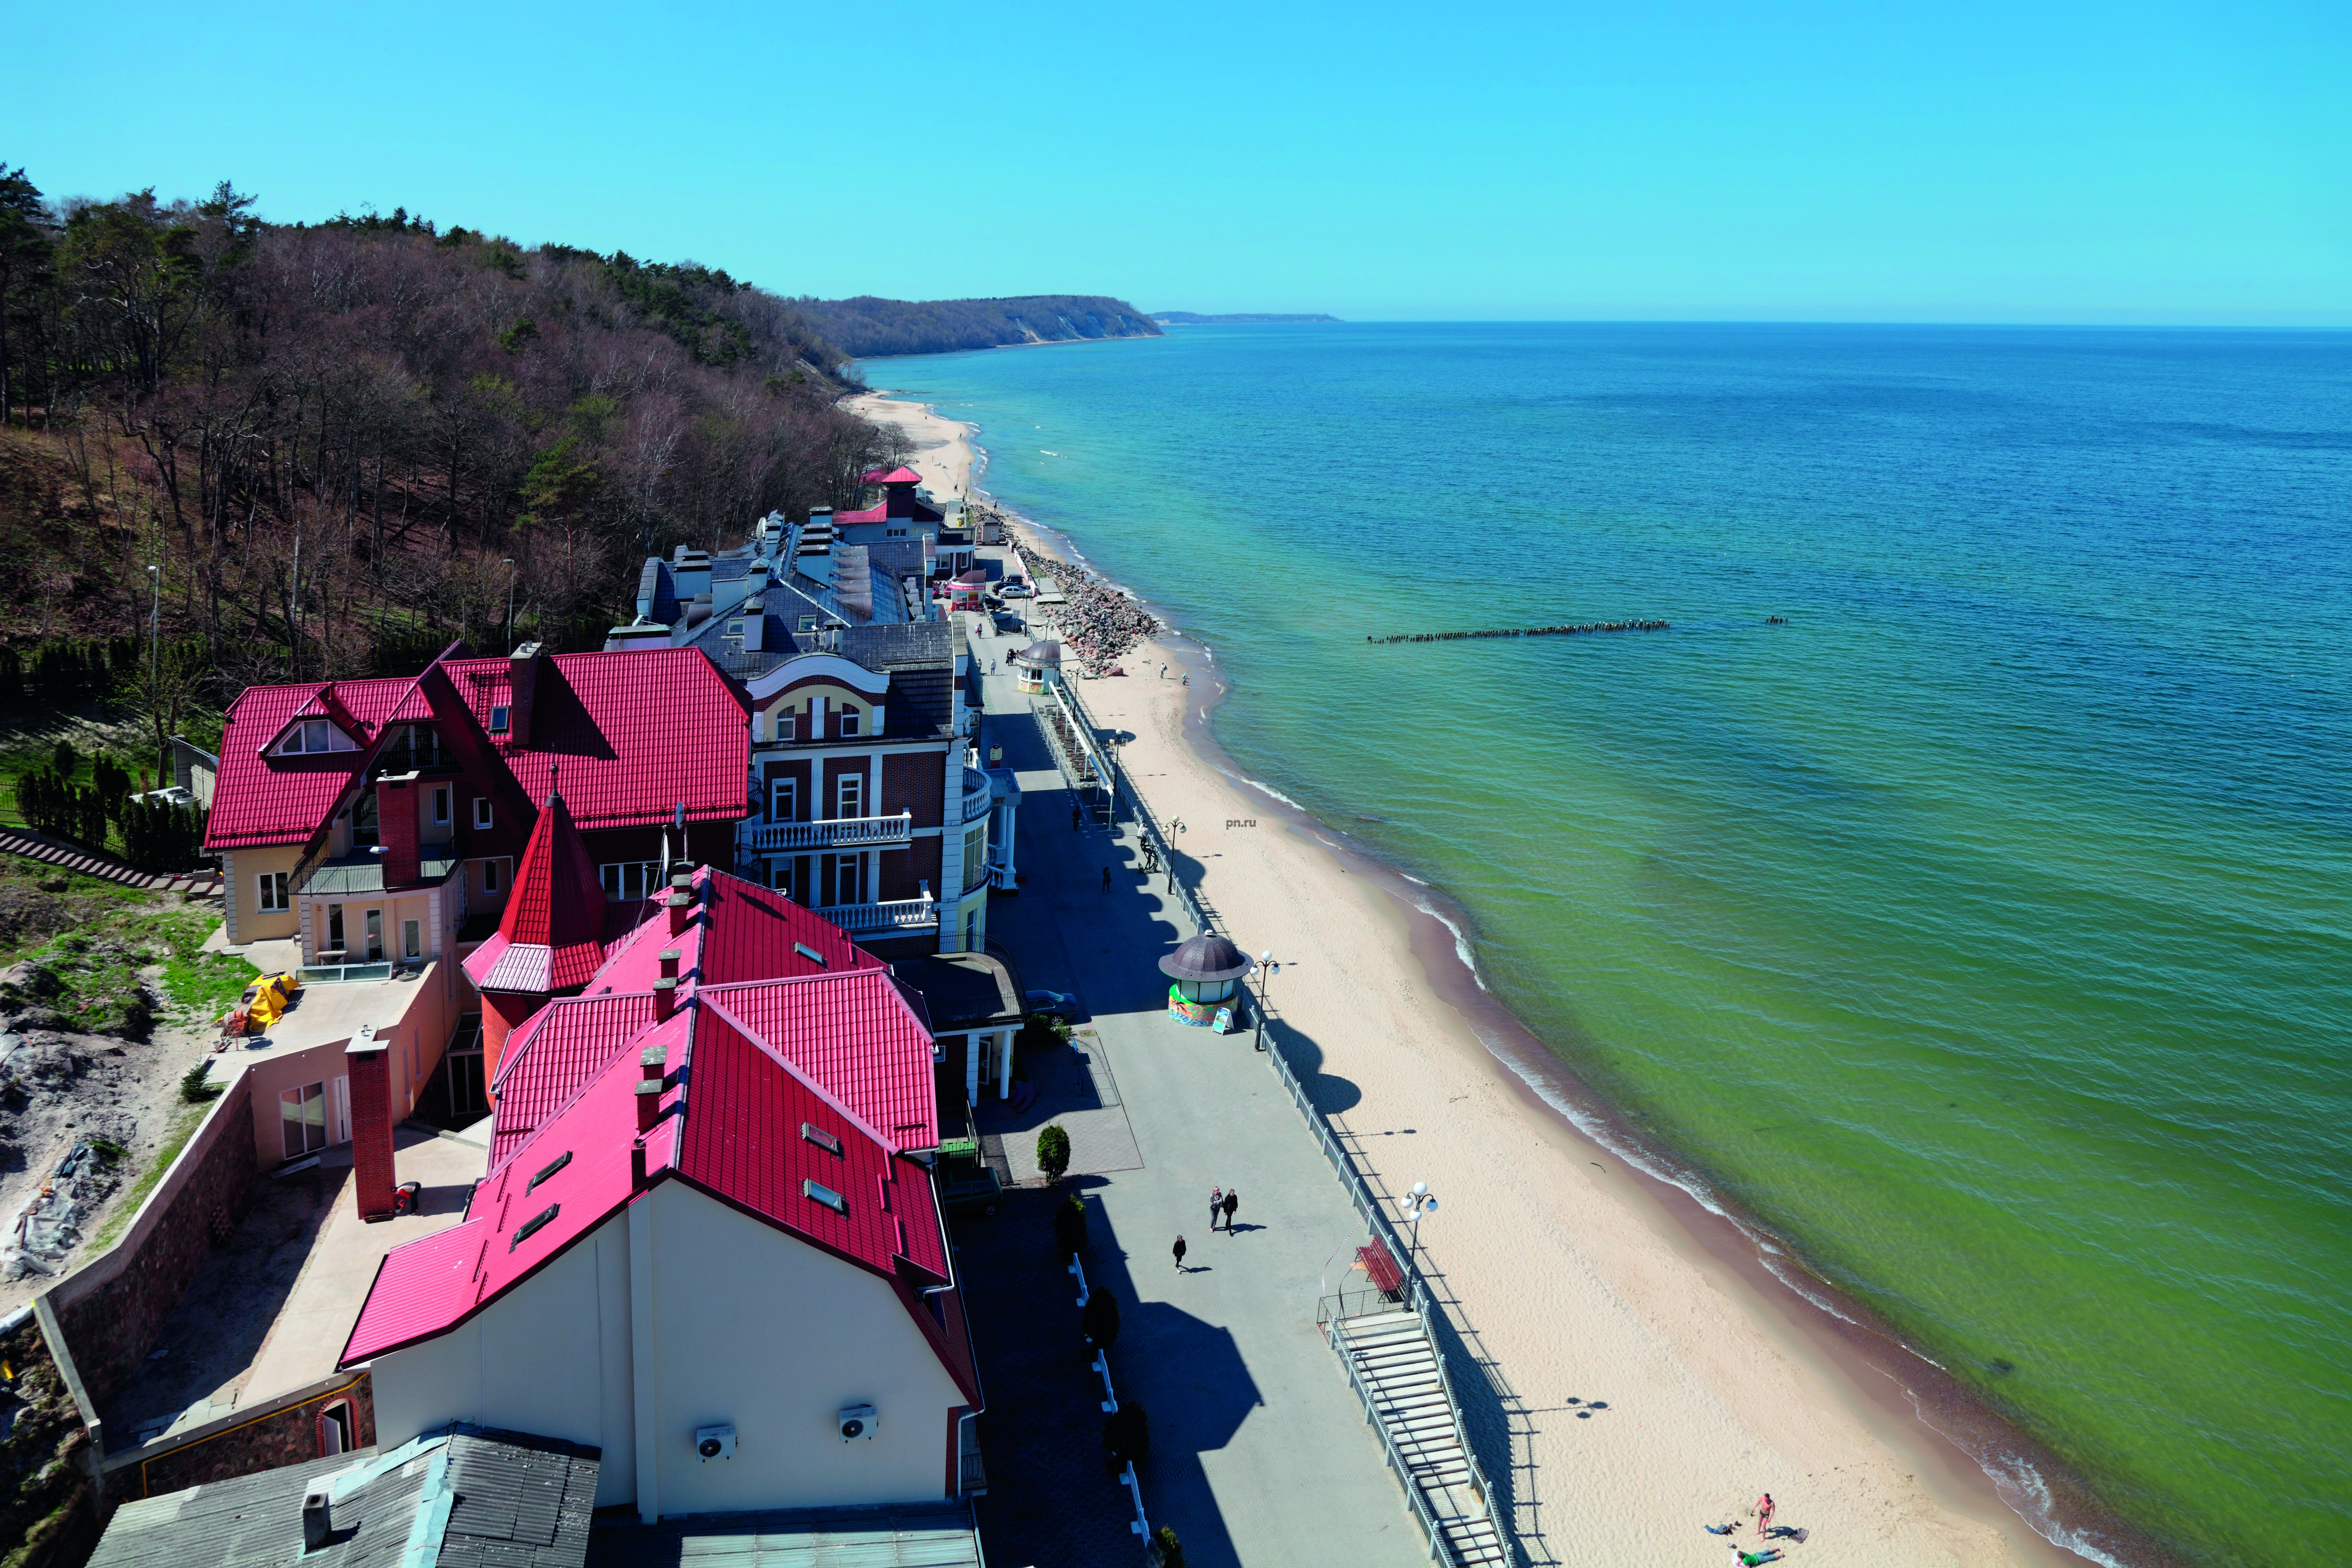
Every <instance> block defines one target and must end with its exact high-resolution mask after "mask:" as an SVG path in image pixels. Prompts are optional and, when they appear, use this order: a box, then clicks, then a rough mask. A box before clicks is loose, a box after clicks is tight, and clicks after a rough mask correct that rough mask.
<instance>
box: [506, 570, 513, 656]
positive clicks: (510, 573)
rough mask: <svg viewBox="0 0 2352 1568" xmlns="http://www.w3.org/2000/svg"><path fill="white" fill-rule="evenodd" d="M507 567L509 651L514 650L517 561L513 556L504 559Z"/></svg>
mask: <svg viewBox="0 0 2352 1568" xmlns="http://www.w3.org/2000/svg"><path fill="white" fill-rule="evenodd" d="M504 565H505V566H506V569H507V651H508V652H509V653H512V652H514V588H515V563H514V558H513V557H512V556H508V557H507V558H506V559H505V561H504Z"/></svg>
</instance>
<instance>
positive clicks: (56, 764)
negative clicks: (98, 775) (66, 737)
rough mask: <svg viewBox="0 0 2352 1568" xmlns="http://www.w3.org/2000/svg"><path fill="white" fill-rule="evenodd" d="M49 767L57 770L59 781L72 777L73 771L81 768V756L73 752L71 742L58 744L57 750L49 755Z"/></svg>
mask: <svg viewBox="0 0 2352 1568" xmlns="http://www.w3.org/2000/svg"><path fill="white" fill-rule="evenodd" d="M49 766H50V767H52V768H54V769H56V770H57V774H58V777H59V778H61V779H69V778H71V777H73V776H74V770H75V769H77V768H79V766H81V756H80V754H79V752H76V751H75V750H74V743H73V742H71V741H59V742H58V744H57V749H56V750H54V751H52V752H50V753H49Z"/></svg>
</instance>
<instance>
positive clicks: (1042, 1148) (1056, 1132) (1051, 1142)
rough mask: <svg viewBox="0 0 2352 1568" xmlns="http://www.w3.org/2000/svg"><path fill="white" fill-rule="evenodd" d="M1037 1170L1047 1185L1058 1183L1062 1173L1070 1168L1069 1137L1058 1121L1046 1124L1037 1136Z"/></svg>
mask: <svg viewBox="0 0 2352 1568" xmlns="http://www.w3.org/2000/svg"><path fill="white" fill-rule="evenodd" d="M1037 1168H1038V1169H1039V1170H1041V1171H1043V1172H1045V1180H1046V1181H1047V1182H1048V1183H1049V1184H1050V1183H1054V1182H1058V1181H1060V1180H1061V1179H1062V1173H1063V1172H1065V1171H1066V1170H1068V1169H1069V1168H1070V1135H1069V1134H1068V1133H1067V1132H1065V1131H1062V1124H1061V1123H1060V1122H1058V1121H1055V1122H1050V1123H1048V1124H1047V1125H1046V1126H1045V1128H1043V1129H1042V1130H1040V1131H1039V1132H1038V1134H1037Z"/></svg>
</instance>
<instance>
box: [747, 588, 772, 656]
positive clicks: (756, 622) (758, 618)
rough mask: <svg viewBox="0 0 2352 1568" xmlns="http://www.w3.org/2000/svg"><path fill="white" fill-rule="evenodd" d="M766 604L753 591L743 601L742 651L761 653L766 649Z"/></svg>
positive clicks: (764, 600)
mask: <svg viewBox="0 0 2352 1568" xmlns="http://www.w3.org/2000/svg"><path fill="white" fill-rule="evenodd" d="M767 638H768V605H767V601H766V599H764V598H763V597H761V595H759V594H757V593H754V594H753V595H751V597H750V598H748V599H746V600H744V601H743V651H744V652H745V653H763V652H765V651H766V650H767Z"/></svg>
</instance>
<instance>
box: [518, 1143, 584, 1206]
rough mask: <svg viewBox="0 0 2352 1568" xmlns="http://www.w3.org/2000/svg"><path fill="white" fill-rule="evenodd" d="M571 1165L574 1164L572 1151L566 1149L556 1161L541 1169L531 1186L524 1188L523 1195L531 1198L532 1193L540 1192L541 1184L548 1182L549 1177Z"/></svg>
mask: <svg viewBox="0 0 2352 1568" xmlns="http://www.w3.org/2000/svg"><path fill="white" fill-rule="evenodd" d="M570 1163H572V1151H571V1150H569V1149H566V1150H565V1151H564V1152H562V1153H561V1154H558V1155H557V1156H556V1157H555V1158H554V1159H552V1160H551V1161H549V1162H548V1163H546V1165H545V1166H543V1167H541V1170H540V1173H539V1174H537V1175H536V1176H533V1177H532V1178H531V1179H530V1185H529V1186H527V1187H525V1188H523V1190H522V1195H523V1196H525V1197H529V1196H530V1194H532V1193H534V1192H536V1191H537V1190H538V1188H539V1184H540V1183H541V1182H543V1181H545V1180H547V1179H548V1177H550V1176H552V1175H553V1174H555V1173H556V1172H558V1171H560V1170H562V1169H563V1167H564V1166H566V1165H569V1164H570Z"/></svg>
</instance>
